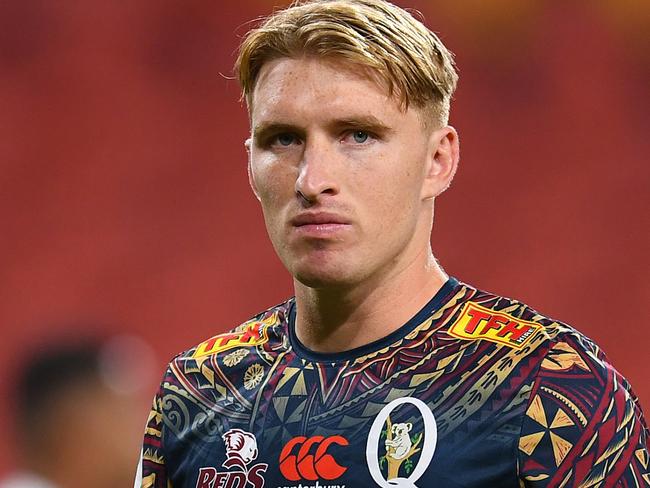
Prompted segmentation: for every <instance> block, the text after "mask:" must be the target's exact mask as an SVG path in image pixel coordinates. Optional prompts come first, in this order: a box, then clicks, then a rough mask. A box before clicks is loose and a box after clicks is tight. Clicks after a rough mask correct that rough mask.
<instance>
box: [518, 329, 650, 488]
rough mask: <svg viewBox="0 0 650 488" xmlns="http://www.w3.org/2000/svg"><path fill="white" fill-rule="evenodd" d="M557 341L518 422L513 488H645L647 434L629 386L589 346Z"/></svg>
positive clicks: (574, 338) (582, 341)
mask: <svg viewBox="0 0 650 488" xmlns="http://www.w3.org/2000/svg"><path fill="white" fill-rule="evenodd" d="M560 337H561V339H558V340H557V341H556V342H555V343H554V344H553V345H552V346H551V347H550V349H549V350H548V352H547V354H546V356H545V358H544V360H543V362H542V363H541V366H540V369H539V373H538V375H537V377H536V380H535V382H534V384H533V386H532V390H531V394H530V399H529V403H528V405H527V409H526V412H525V415H524V418H523V422H522V430H521V434H520V438H519V445H518V450H519V452H518V454H519V478H520V483H521V485H522V486H525V487H534V488H539V487H576V488H577V487H587V486H589V487H601V488H606V487H615V488H627V487H643V486H650V474H649V472H648V464H649V462H648V461H649V457H650V456H649V454H648V444H647V442H648V427H647V425H646V423H645V420H644V418H643V414H642V411H641V407H640V405H639V402H638V399H637V397H636V396H635V395H634V393H633V392H632V389H631V387H630V385H629V383H628V382H627V380H626V379H625V378H624V377H623V376H621V375H620V374H619V373H618V372H617V371H616V370H615V369H614V367H613V366H612V365H611V364H610V363H609V362H608V361H607V358H606V357H605V355H604V353H603V352H602V351H601V350H600V349H599V348H598V346H596V345H595V344H594V343H593V342H591V341H590V340H589V339H587V338H585V337H584V336H580V335H576V334H567V335H565V336H560Z"/></svg>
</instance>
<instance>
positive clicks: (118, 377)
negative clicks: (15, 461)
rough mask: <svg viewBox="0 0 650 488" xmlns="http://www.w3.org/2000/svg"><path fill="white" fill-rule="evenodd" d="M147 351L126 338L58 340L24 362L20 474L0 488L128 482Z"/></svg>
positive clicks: (19, 388)
mask: <svg viewBox="0 0 650 488" xmlns="http://www.w3.org/2000/svg"><path fill="white" fill-rule="evenodd" d="M149 359H150V350H149V349H148V347H147V346H146V345H145V344H144V343H142V342H141V341H139V340H137V339H135V338H132V337H127V336H117V337H115V338H112V339H110V340H97V339H83V340H79V339H73V338H69V339H66V340H63V339H62V338H61V339H57V340H56V341H53V342H52V343H47V344H45V345H44V346H43V347H41V348H40V349H39V348H36V349H35V350H34V351H33V352H32V355H31V357H29V358H28V359H27V361H26V362H25V364H24V367H23V369H22V371H21V372H20V373H19V374H18V379H17V382H16V387H15V394H14V398H13V400H14V408H15V412H16V413H15V431H16V440H15V449H16V451H17V454H18V458H19V462H20V469H21V470H20V471H19V472H17V473H15V474H13V475H11V476H10V477H9V478H8V479H6V480H4V481H2V482H0V487H1V488H89V487H93V488H118V487H123V486H128V484H129V483H130V482H131V481H132V479H133V458H134V456H137V450H138V441H139V437H140V432H141V426H142V419H141V418H140V417H141V414H140V412H141V408H138V405H139V403H141V401H140V399H139V397H140V395H141V390H142V388H143V386H144V384H143V379H145V377H146V370H147V368H149V367H150V365H151V364H150V362H149Z"/></svg>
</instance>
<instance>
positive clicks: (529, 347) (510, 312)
mask: <svg viewBox="0 0 650 488" xmlns="http://www.w3.org/2000/svg"><path fill="white" fill-rule="evenodd" d="M461 295H462V296H460V297H459V300H458V306H457V307H456V310H455V314H454V316H453V320H452V321H451V322H450V325H449V329H448V333H449V335H451V336H454V337H457V338H459V339H466V340H482V341H487V342H492V343H496V344H498V345H500V346H506V347H507V348H509V349H516V350H519V351H522V354H526V353H530V352H532V351H533V350H535V351H537V352H538V353H542V354H544V353H545V352H546V351H548V350H549V349H550V348H552V347H553V346H554V345H555V344H557V343H559V342H562V341H564V340H565V339H566V340H569V341H573V342H575V343H576V344H578V347H584V348H586V349H589V350H592V349H593V348H594V347H595V346H594V344H593V342H592V341H591V340H589V339H588V338H587V337H586V336H585V335H583V334H582V333H581V332H579V331H577V330H576V329H574V328H573V327H572V326H570V325H568V324H566V323H564V322H562V321H560V320H557V319H554V318H552V317H550V316H547V315H544V314H542V313H540V312H538V311H537V310H535V309H534V308H533V307H531V306H529V305H527V304H526V303H523V302H521V301H519V300H516V299H513V298H508V297H504V296H499V295H495V294H494V293H489V292H486V291H482V290H478V289H476V288H473V287H471V286H469V285H464V286H463V289H462V294H461ZM526 355H527V354H526Z"/></svg>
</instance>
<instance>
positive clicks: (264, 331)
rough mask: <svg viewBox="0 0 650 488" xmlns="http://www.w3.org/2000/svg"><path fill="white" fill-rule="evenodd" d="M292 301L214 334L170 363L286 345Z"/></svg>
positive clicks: (220, 357)
mask: <svg viewBox="0 0 650 488" xmlns="http://www.w3.org/2000/svg"><path fill="white" fill-rule="evenodd" d="M292 306H293V299H289V300H287V301H286V302H283V303H281V304H279V305H276V306H274V307H271V308H269V309H267V310H264V311H263V312H261V313H258V314H257V315H255V316H253V317H252V318H250V319H249V320H246V321H245V322H243V323H241V324H239V325H238V326H236V327H234V328H232V329H231V330H229V331H227V332H223V333H220V334H217V335H215V336H213V337H210V338H209V339H206V340H204V341H202V342H200V343H199V344H197V345H195V346H193V347H191V348H190V349H187V350H185V351H183V352H182V353H180V354H178V355H177V356H176V357H175V358H174V359H173V360H172V362H179V361H184V360H188V359H201V360H205V358H214V359H216V358H218V359H219V360H223V358H224V357H226V356H227V355H228V354H229V353H232V352H235V351H237V350H243V351H252V350H259V351H260V352H263V351H267V350H268V351H272V350H276V349H277V348H278V347H281V346H283V345H285V343H286V340H287V339H286V335H287V334H286V330H287V323H288V319H289V311H290V310H291V307H292Z"/></svg>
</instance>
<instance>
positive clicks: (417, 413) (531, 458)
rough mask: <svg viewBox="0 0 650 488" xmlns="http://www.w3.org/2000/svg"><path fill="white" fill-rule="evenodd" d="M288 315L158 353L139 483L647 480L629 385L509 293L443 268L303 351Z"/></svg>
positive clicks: (579, 483)
mask: <svg viewBox="0 0 650 488" xmlns="http://www.w3.org/2000/svg"><path fill="white" fill-rule="evenodd" d="M294 321H295V303H294V301H293V300H289V301H287V302H285V303H284V304H281V305H279V306H277V307H274V308H272V309H270V310H268V311H266V312H264V313H262V314H260V315H258V316H256V317H255V318H254V319H252V320H251V321H249V322H246V323H245V324H242V325H241V326H240V327H238V328H237V329H235V330H234V331H233V332H231V333H228V334H221V335H218V336H216V337H214V338H212V339H210V340H208V341H205V342H204V343H202V344H200V345H199V346H197V347H195V348H192V349H190V350H189V351H187V352H185V353H182V354H180V355H179V356H178V357H176V358H175V359H174V360H173V361H172V362H171V363H170V365H169V368H168V370H167V372H166V374H165V376H164V378H163V381H162V384H161V388H160V390H159V392H158V394H157V395H156V397H155V399H154V404H153V408H152V412H151V414H150V416H149V419H148V422H147V427H146V432H145V441H144V446H143V453H142V454H143V461H142V465H141V468H142V481H141V483H140V484H139V485H138V486H142V487H145V488H169V487H172V486H173V487H174V488H182V487H191V488H201V487H205V488H218V487H224V486H226V487H232V488H234V487H237V488H244V487H255V486H265V487H272V488H281V487H286V488H294V487H298V486H303V487H307V486H320V487H326V486H331V487H335V486H339V487H343V486H348V487H353V486H357V487H358V486H364V487H371V486H381V487H389V486H405V487H406V486H409V487H413V486H415V487H420V488H426V487H429V486H444V487H446V488H456V487H486V486H499V487H513V488H517V487H522V486H523V487H526V486H529V487H535V488H537V487H610V486H611V487H641V486H650V474H649V472H648V464H649V462H648V460H649V455H648V447H647V436H648V429H647V426H646V425H645V423H644V420H643V416H642V413H641V409H640V406H639V404H638V401H637V399H636V397H635V396H634V394H633V393H632V390H631V388H630V385H629V384H628V383H627V381H626V380H625V379H624V378H623V377H622V376H621V375H620V374H619V373H618V372H616V370H615V369H613V367H612V366H611V365H610V364H609V363H608V362H607V359H606V357H605V355H604V354H603V352H602V351H601V350H600V349H598V347H597V346H595V345H594V344H593V343H592V342H591V341H590V340H589V339H587V338H586V337H584V336H583V335H581V334H580V333H578V332H576V331H575V330H574V329H572V328H571V327H569V326H567V325H565V324H562V323H560V322H557V321H553V320H551V319H548V318H546V317H543V316H542V315H540V314H538V313H536V312H535V311H534V310H532V309H530V308H529V307H527V306H526V305H524V304H522V303H520V302H517V301H514V300H511V299H507V298H503V297H498V296H495V295H492V294H489V293H485V292H481V291H478V290H476V289H474V288H472V287H470V286H468V285H465V284H463V283H459V282H458V281H456V280H454V279H450V280H449V281H448V282H447V284H445V286H444V287H443V288H442V289H441V290H440V291H439V292H438V293H437V294H436V296H435V297H434V298H433V299H432V300H431V301H430V302H429V303H428V304H427V305H426V306H425V307H424V308H423V309H422V310H421V311H420V312H419V313H418V314H417V315H416V316H415V317H413V319H412V320H410V321H409V322H408V323H407V324H405V325H404V326H403V327H401V328H400V329H399V330H398V331H396V332H394V333H392V334H390V335H389V336H387V337H386V338H384V339H382V340H381V341H378V342H376V343H373V344H369V345H368V346H364V347H362V348H359V349H356V350H353V351H348V352H346V353H340V354H328V355H325V354H317V353H313V352H311V351H309V350H307V349H306V348H305V347H304V346H303V345H302V344H300V342H299V341H298V339H297V338H296V337H295V334H294V331H293V327H294ZM233 439H240V440H242V441H241V442H240V443H239V444H233V443H232V440H233ZM244 440H245V441H246V442H244ZM233 446H234V447H233Z"/></svg>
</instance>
